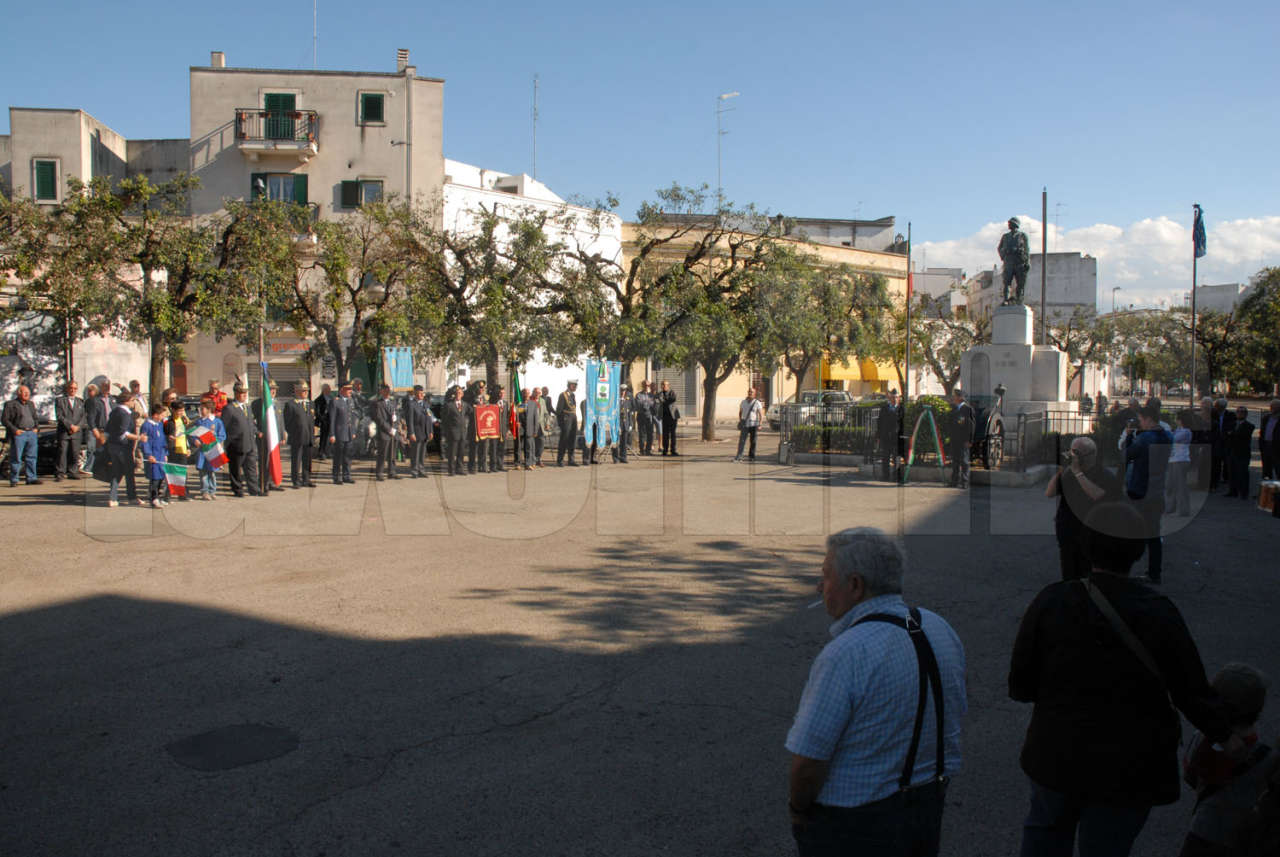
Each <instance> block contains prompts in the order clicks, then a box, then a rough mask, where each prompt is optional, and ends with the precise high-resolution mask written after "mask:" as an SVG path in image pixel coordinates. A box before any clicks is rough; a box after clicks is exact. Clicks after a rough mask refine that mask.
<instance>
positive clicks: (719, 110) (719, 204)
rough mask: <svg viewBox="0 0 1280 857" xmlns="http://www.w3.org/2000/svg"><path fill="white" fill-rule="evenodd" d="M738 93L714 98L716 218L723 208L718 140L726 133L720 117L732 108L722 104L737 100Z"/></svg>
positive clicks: (727, 93) (723, 93) (721, 94)
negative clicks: (733, 99) (731, 99)
mask: <svg viewBox="0 0 1280 857" xmlns="http://www.w3.org/2000/svg"><path fill="white" fill-rule="evenodd" d="M739 95H741V93H739V92H736V91H735V92H722V93H720V94H719V95H717V96H716V217H719V216H720V209H722V208H724V182H723V180H722V178H721V171H720V138H721V137H723V136H724V135H725V134H728V133H729V132H728V131H725V130H722V128H721V122H720V117H721V116H722V115H724V114H725V113H728V112H729V111H730V110H732V109H733V108H732V107H725V105H724V103H725V102H726V101H728V100H729V99H730V98H737V97H738V96H739Z"/></svg>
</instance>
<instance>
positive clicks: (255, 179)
mask: <svg viewBox="0 0 1280 857" xmlns="http://www.w3.org/2000/svg"><path fill="white" fill-rule="evenodd" d="M266 196H267V174H266V173H251V174H250V175H249V199H265V198H266Z"/></svg>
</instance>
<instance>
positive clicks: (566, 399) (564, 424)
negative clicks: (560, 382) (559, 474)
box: [556, 381, 578, 467]
mask: <svg viewBox="0 0 1280 857" xmlns="http://www.w3.org/2000/svg"><path fill="white" fill-rule="evenodd" d="M556 421H557V422H558V423H559V424H560V445H559V446H558V447H557V448H556V467H564V456H565V453H566V452H567V453H568V454H569V466H570V467H577V466H578V465H577V463H575V462H574V460H573V451H574V446H575V445H576V444H577V442H578V382H577V381H570V382H569V384H568V389H566V390H565V391H564V392H563V393H561V394H560V400H559V401H558V402H556Z"/></svg>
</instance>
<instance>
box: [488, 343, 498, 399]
mask: <svg viewBox="0 0 1280 857" xmlns="http://www.w3.org/2000/svg"><path fill="white" fill-rule="evenodd" d="M499 362H500V361H499V360H498V349H496V348H490V349H489V353H488V354H486V355H485V359H484V388H485V389H486V390H488V391H489V394H490V395H492V394H493V391H494V390H496V389H498V369H499Z"/></svg>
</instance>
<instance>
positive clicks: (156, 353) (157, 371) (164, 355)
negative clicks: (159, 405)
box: [147, 330, 169, 404]
mask: <svg viewBox="0 0 1280 857" xmlns="http://www.w3.org/2000/svg"><path fill="white" fill-rule="evenodd" d="M168 359H169V343H168V342H166V341H165V338H164V334H162V333H161V332H160V331H158V330H153V331H151V371H150V375H149V377H148V379H147V396H148V398H149V400H150V401H148V403H147V404H150V403H151V402H158V401H160V391H161V390H163V389H164V387H165V383H164V376H165V368H166V367H165V363H166V362H167V361H168Z"/></svg>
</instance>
